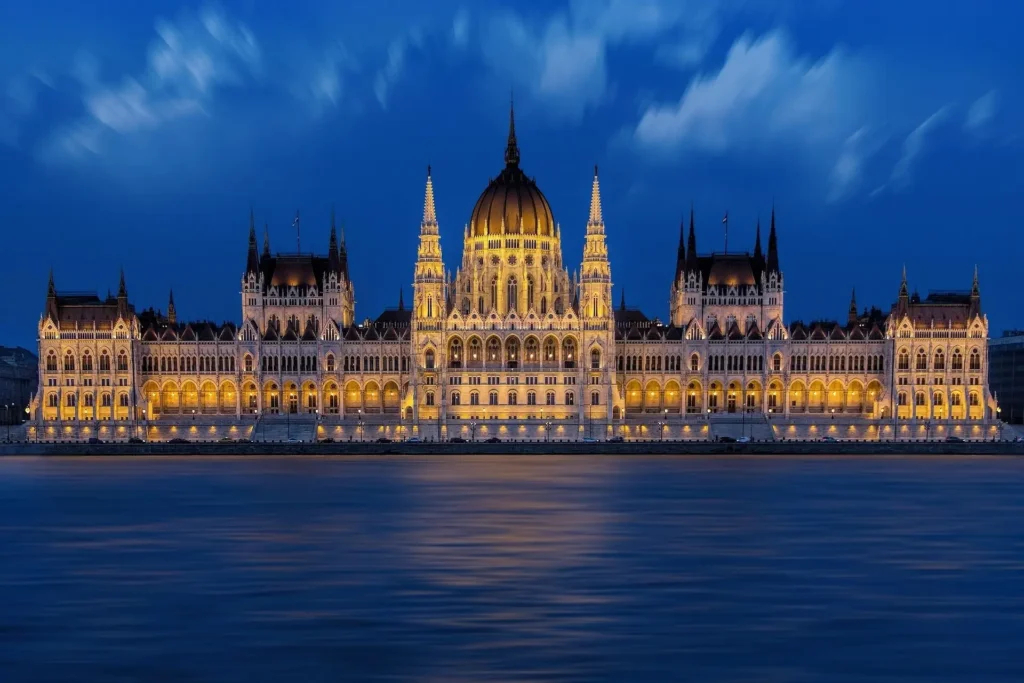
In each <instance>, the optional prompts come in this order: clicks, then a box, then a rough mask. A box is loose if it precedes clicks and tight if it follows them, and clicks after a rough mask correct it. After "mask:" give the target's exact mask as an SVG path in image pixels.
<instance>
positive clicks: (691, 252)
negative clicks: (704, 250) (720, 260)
mask: <svg viewBox="0 0 1024 683" xmlns="http://www.w3.org/2000/svg"><path fill="white" fill-rule="evenodd" d="M696 270H697V232H696V228H695V227H694V221H693V205H692V204H691V205H690V235H689V237H687V238H686V272H687V273H692V272H696Z"/></svg>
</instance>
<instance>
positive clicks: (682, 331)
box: [29, 117, 998, 441]
mask: <svg viewBox="0 0 1024 683" xmlns="http://www.w3.org/2000/svg"><path fill="white" fill-rule="evenodd" d="M611 229H612V230H614V226H611ZM585 231H586V232H585V244H584V247H583V254H582V261H581V263H580V266H579V270H578V272H573V273H570V269H569V267H568V266H567V265H566V263H565V262H564V261H563V254H562V245H561V237H562V228H561V227H560V225H559V224H558V223H557V222H556V220H555V216H554V212H553V211H552V208H551V206H550V205H549V203H548V201H547V199H545V197H544V194H543V193H542V192H541V190H540V188H539V187H538V186H537V184H536V182H535V181H534V180H533V178H531V177H528V176H527V175H526V174H525V173H524V171H523V169H522V167H521V165H520V150H519V144H518V142H517V139H516V131H515V120H514V117H510V122H509V132H508V141H507V146H506V148H505V164H504V168H503V169H502V170H501V172H500V173H499V174H498V175H497V177H495V178H494V179H493V180H491V181H490V183H489V184H488V186H487V188H486V189H485V190H484V191H483V193H482V194H481V195H480V198H479V199H478V200H477V202H476V205H475V206H474V207H473V209H472V213H471V215H470V219H469V222H468V224H467V225H466V226H465V229H464V233H463V241H462V258H461V261H460V262H459V264H458V266H457V268H456V269H455V273H454V275H452V273H451V270H449V269H448V267H447V266H446V264H445V260H444V254H443V252H442V245H441V233H440V227H439V225H438V221H437V214H436V211H435V197H434V187H433V182H432V179H431V174H430V171H429V169H428V171H427V178H426V192H425V198H424V204H423V216H422V220H421V222H420V230H419V249H418V255H417V260H416V263H415V267H414V285H413V292H412V299H411V301H410V302H409V303H408V305H406V304H405V302H404V301H403V300H402V298H401V297H400V298H399V302H398V306H397V307H396V308H393V309H389V310H386V311H384V312H383V313H382V314H380V315H379V316H378V317H377V318H376V319H366V320H364V321H363V322H357V318H356V312H355V283H353V282H352V280H351V279H350V277H349V254H348V250H347V246H346V243H345V237H344V234H343V233H342V234H341V235H340V236H339V234H338V232H337V230H336V229H335V225H334V219H333V216H332V219H331V230H330V242H329V244H328V247H327V253H326V255H313V254H300V253H274V252H273V251H272V250H271V248H270V242H269V236H268V235H267V234H266V233H264V236H263V244H262V249H261V248H260V245H259V244H258V241H257V234H256V225H255V221H254V218H253V216H252V215H251V214H250V221H249V241H248V253H247V256H246V259H245V268H244V271H243V272H242V274H241V281H240V285H241V287H240V291H241V318H240V321H239V323H238V324H233V323H228V324H215V323H211V322H205V321H199V322H197V321H193V322H189V321H185V320H182V319H179V317H178V314H177V311H176V309H175V305H174V298H173V294H172V295H171V297H170V300H169V301H168V305H167V310H166V313H165V312H162V311H155V310H154V309H152V308H149V309H147V310H140V309H138V308H136V306H135V305H134V304H133V303H132V302H131V299H130V297H129V295H128V289H127V286H126V283H125V279H124V275H123V273H122V275H121V281H120V286H119V288H118V291H117V294H116V295H112V294H109V295H108V296H107V297H106V298H101V297H99V296H97V295H95V294H83V293H72V292H65V291H62V290H59V289H57V287H56V285H55V281H54V277H53V274H52V273H51V276H50V282H49V289H48V292H47V296H46V308H45V311H44V313H43V315H42V316H41V318H40V321H39V328H38V337H39V378H40V379H39V388H38V391H37V393H36V395H35V397H34V398H33V401H32V403H31V405H30V408H29V412H30V415H31V417H32V423H31V426H30V428H29V435H30V438H33V439H37V440H61V439H74V440H85V439H89V438H99V439H102V440H125V439H128V438H143V439H147V440H154V441H155V440H168V439H174V438H184V439H201V440H220V439H227V438H230V439H252V440H257V441H260V440H262V441H274V440H311V439H313V438H320V439H327V438H330V439H334V440H345V441H347V440H372V439H378V438H390V439H408V438H419V439H422V440H436V439H442V440H444V439H452V438H464V439H467V440H469V439H484V438H493V437H498V438H500V439H502V440H582V439H599V440H604V439H608V438H612V437H616V438H617V437H621V438H624V439H626V440H634V439H656V440H658V439H666V440H667V439H716V438H720V437H723V436H732V437H734V438H735V437H738V436H741V435H742V436H747V437H749V438H754V439H759V440H763V439H816V438H826V437H831V438H836V439H859V440H864V439H869V440H889V439H944V438H948V437H951V436H959V437H960V438H965V439H982V438H993V437H994V436H995V434H996V429H997V417H998V416H997V410H998V409H997V407H996V402H995V400H994V397H993V396H992V395H991V394H990V392H989V390H988V386H987V380H986V377H987V372H986V363H987V358H986V355H987V338H988V321H987V319H986V317H985V315H984V313H983V312H982V309H981V296H980V291H979V286H978V277H977V272H975V276H974V281H973V283H972V285H971V288H970V290H969V291H959V292H942V293H932V294H929V295H928V296H927V297H926V298H921V297H920V296H919V295H917V294H916V293H911V290H910V289H909V288H908V283H907V277H906V272H904V273H903V278H902V282H901V283H900V285H899V290H898V293H897V296H896V301H895V304H893V305H892V307H891V310H890V311H888V312H887V313H883V312H882V311H880V310H878V309H870V310H863V311H862V310H859V309H858V307H857V304H856V301H855V299H853V298H851V301H850V305H849V313H848V316H847V318H846V320H842V321H816V322H812V323H809V324H803V323H799V322H793V323H787V322H786V319H785V315H784V313H785V311H784V308H785V278H784V275H783V270H782V266H781V263H782V260H781V257H780V251H779V237H778V233H777V227H776V217H775V211H774V209H773V210H772V215H771V222H770V224H769V226H768V235H767V248H763V247H762V242H761V229H760V226H758V229H757V237H756V240H755V242H754V245H753V250H752V251H751V252H747V253H707V252H701V251H699V246H698V241H697V230H696V227H695V222H694V217H693V214H692V211H691V214H690V216H689V221H688V222H684V223H683V224H682V225H681V226H680V234H679V247H678V252H677V255H676V259H675V271H674V273H672V279H671V284H670V294H669V302H668V303H669V307H668V315H667V318H666V320H667V321H665V322H663V321H661V320H659V319H658V318H649V317H647V316H646V315H644V314H643V313H642V312H641V311H639V310H636V309H634V308H627V307H626V305H625V301H624V299H623V300H622V301H620V302H619V303H618V304H617V305H616V303H615V302H614V301H613V298H612V268H611V260H610V258H609V253H608V247H607V244H606V241H605V235H606V232H605V231H606V226H605V222H604V217H603V215H602V212H601V190H600V185H599V179H598V173H597V168H595V169H594V176H593V181H592V190H591V197H590V211H589V218H588V220H587V222H586V226H585ZM665 275H666V284H668V275H669V274H668V273H666V274H665Z"/></svg>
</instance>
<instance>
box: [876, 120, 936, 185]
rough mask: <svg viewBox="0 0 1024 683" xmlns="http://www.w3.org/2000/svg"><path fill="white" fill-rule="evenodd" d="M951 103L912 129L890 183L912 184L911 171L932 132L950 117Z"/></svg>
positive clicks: (904, 143) (904, 142) (893, 170)
mask: <svg viewBox="0 0 1024 683" xmlns="http://www.w3.org/2000/svg"><path fill="white" fill-rule="evenodd" d="M949 110H950V108H949V105H946V106H944V107H942V108H941V109H939V110H938V111H936V112H935V113H933V114H932V115H931V116H929V117H928V118H926V119H925V120H924V121H923V122H921V124H920V125H919V126H918V127H917V128H915V129H914V130H912V131H911V132H910V134H909V135H908V136H907V138H906V140H904V141H903V154H902V155H901V156H900V159H899V161H897V162H896V165H895V166H894V167H893V169H892V174H891V175H890V176H889V183H890V185H892V186H893V187H894V188H896V189H903V188H905V187H907V186H909V185H910V181H911V180H912V177H911V171H912V170H913V166H914V163H915V162H916V161H917V159H918V158H919V157H920V156H921V154H922V153H923V152H924V150H925V145H926V144H927V142H928V136H929V134H931V132H932V131H933V130H934V129H935V128H936V127H937V126H939V125H940V124H942V123H943V122H944V121H945V120H946V119H948V118H949Z"/></svg>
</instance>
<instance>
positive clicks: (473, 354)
mask: <svg viewBox="0 0 1024 683" xmlns="http://www.w3.org/2000/svg"><path fill="white" fill-rule="evenodd" d="M482 353H483V352H482V350H481V348H480V338H479V337H473V338H472V339H470V340H469V359H470V360H471V361H479V360H482V359H483V355H482Z"/></svg>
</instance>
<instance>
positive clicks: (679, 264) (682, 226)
mask: <svg viewBox="0 0 1024 683" xmlns="http://www.w3.org/2000/svg"><path fill="white" fill-rule="evenodd" d="M685 272H686V217H685V216H681V217H680V218H679V246H678V247H677V248H676V277H675V280H674V284H678V283H679V278H680V277H681V276H682V275H683V273H685Z"/></svg>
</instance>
